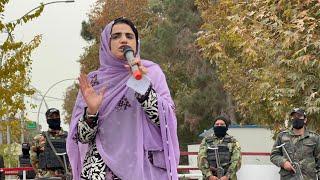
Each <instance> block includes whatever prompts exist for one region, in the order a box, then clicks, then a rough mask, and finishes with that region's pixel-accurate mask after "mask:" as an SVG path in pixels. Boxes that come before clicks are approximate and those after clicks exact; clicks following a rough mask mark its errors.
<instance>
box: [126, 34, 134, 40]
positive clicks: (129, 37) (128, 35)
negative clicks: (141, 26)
mask: <svg viewBox="0 0 320 180" xmlns="http://www.w3.org/2000/svg"><path fill="white" fill-rule="evenodd" d="M126 37H127V38H128V39H134V35H133V34H126Z"/></svg>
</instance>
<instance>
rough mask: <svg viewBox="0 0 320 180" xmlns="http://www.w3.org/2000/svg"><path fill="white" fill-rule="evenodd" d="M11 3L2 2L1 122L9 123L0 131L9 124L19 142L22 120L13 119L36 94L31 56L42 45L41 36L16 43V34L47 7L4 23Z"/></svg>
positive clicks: (0, 5)
mask: <svg viewBox="0 0 320 180" xmlns="http://www.w3.org/2000/svg"><path fill="white" fill-rule="evenodd" d="M8 2H9V0H0V16H1V17H2V18H0V30H1V32H2V33H3V37H4V38H3V41H2V42H1V43H0V104H1V106H0V119H6V120H8V121H0V127H1V128H0V130H1V131H2V133H3V132H5V128H6V127H7V125H8V126H9V127H10V129H11V132H12V134H11V135H12V138H13V139H12V141H13V142H14V141H19V136H20V132H21V131H20V121H18V120H14V119H15V118H14V117H16V114H17V113H18V112H19V111H20V112H21V111H23V110H25V108H26V105H25V102H24V97H25V96H31V95H32V94H33V93H34V92H35V91H34V90H33V89H32V88H30V73H31V64H32V59H31V53H32V51H33V50H34V49H35V48H37V47H38V46H39V44H40V41H41V36H35V37H34V38H33V39H32V40H31V41H30V42H27V43H25V42H21V41H17V40H15V38H14V34H13V32H14V30H15V28H16V27H17V26H18V25H23V24H24V23H27V22H29V21H31V20H33V19H34V18H36V17H38V16H40V14H41V12H42V11H43V8H44V5H43V4H41V5H40V6H38V7H37V8H35V9H33V10H32V11H29V12H28V13H26V14H25V15H24V16H22V17H20V18H18V19H16V20H14V21H11V22H4V19H5V18H4V11H5V5H6V4H7V3H8ZM9 119H10V120H9ZM11 119H13V120H11Z"/></svg>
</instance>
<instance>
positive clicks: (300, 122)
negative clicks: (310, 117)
mask: <svg viewBox="0 0 320 180" xmlns="http://www.w3.org/2000/svg"><path fill="white" fill-rule="evenodd" d="M303 126H304V119H299V118H294V119H292V127H293V128H295V129H301V128H303Z"/></svg>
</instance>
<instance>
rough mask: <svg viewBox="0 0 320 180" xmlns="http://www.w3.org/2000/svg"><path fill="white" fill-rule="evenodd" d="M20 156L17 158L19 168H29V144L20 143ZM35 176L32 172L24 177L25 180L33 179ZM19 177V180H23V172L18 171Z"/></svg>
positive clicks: (28, 172)
mask: <svg viewBox="0 0 320 180" xmlns="http://www.w3.org/2000/svg"><path fill="white" fill-rule="evenodd" d="M21 149H22V154H21V155H20V156H19V164H20V167H31V162H30V153H29V151H30V145H29V143H22V148H21ZM35 176H36V174H35V172H34V171H27V173H26V177H27V179H34V177H35ZM19 177H20V179H22V178H23V172H22V171H19Z"/></svg>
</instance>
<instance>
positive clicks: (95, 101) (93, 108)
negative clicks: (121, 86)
mask: <svg viewBox="0 0 320 180" xmlns="http://www.w3.org/2000/svg"><path fill="white" fill-rule="evenodd" d="M78 80H79V86H80V90H81V93H82V96H83V98H84V100H85V102H86V104H87V107H88V109H87V112H88V114H96V113H97V112H98V110H99V108H100V105H101V103H102V100H103V95H104V93H105V91H106V87H104V88H102V89H101V90H99V92H96V91H95V90H94V89H93V87H92V86H91V84H90V82H89V81H88V77H87V75H86V74H82V73H81V74H80V77H79V78H78Z"/></svg>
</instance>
